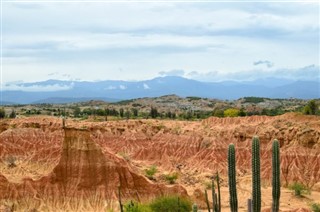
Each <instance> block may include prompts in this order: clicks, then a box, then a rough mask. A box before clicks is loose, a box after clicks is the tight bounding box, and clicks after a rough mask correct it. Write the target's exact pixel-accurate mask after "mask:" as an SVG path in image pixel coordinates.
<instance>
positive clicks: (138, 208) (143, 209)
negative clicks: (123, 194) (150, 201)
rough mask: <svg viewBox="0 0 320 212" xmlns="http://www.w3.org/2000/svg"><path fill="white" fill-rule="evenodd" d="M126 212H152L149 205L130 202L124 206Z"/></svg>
mask: <svg viewBox="0 0 320 212" xmlns="http://www.w3.org/2000/svg"><path fill="white" fill-rule="evenodd" d="M124 211H125V212H151V208H150V207H149V206H148V205H144V204H141V203H137V202H133V201H130V202H128V203H126V204H125V205H124Z"/></svg>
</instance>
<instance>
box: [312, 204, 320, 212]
mask: <svg viewBox="0 0 320 212" xmlns="http://www.w3.org/2000/svg"><path fill="white" fill-rule="evenodd" d="M311 210H312V211H313V212H320V203H312V204H311Z"/></svg>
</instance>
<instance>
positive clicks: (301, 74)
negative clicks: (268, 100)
mask: <svg viewBox="0 0 320 212" xmlns="http://www.w3.org/2000/svg"><path fill="white" fill-rule="evenodd" d="M262 64H265V63H264V61H263V63H262ZM186 77H187V78H191V79H195V80H199V81H206V82H217V81H224V80H234V81H250V80H256V79H263V78H282V79H290V80H295V81H296V80H302V81H320V67H319V66H317V65H309V66H305V67H301V68H278V69H267V70H265V69H249V70H242V71H240V72H239V71H235V72H229V73H226V72H221V71H211V72H204V73H202V72H197V71H193V72H189V73H187V74H186Z"/></svg>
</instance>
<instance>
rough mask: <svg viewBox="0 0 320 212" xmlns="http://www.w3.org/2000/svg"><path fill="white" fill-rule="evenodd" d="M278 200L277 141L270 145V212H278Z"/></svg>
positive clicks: (278, 168)
mask: <svg viewBox="0 0 320 212" xmlns="http://www.w3.org/2000/svg"><path fill="white" fill-rule="evenodd" d="M279 200H280V146H279V141H278V140H276V139H275V140H274V141H273V143H272V212H278V211H279Z"/></svg>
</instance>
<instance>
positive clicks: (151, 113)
mask: <svg viewBox="0 0 320 212" xmlns="http://www.w3.org/2000/svg"><path fill="white" fill-rule="evenodd" d="M158 115H159V114H158V110H157V108H154V107H151V111H150V116H151V118H154V119H155V118H157V116H158Z"/></svg>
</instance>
